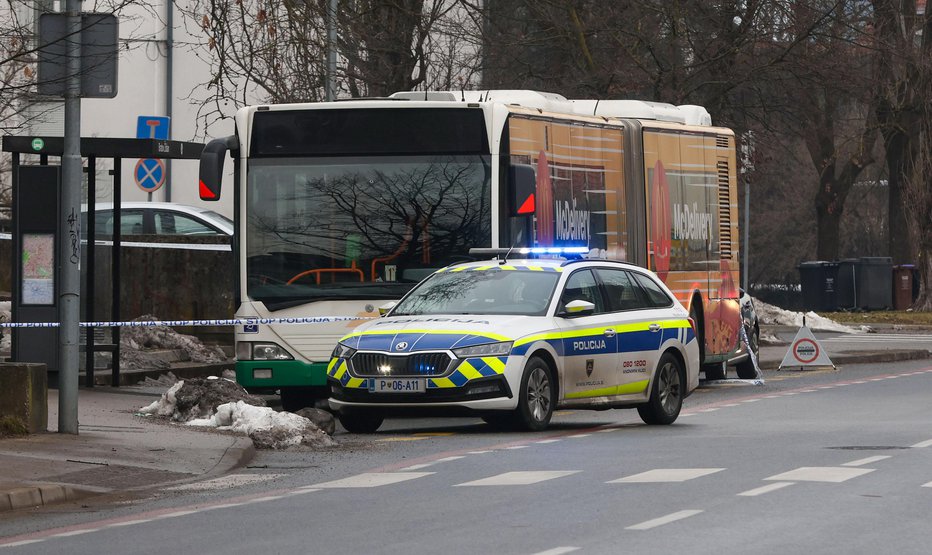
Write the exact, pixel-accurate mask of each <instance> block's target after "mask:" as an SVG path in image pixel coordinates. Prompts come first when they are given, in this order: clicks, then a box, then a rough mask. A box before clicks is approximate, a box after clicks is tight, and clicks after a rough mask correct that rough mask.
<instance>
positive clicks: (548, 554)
mask: <svg viewBox="0 0 932 555" xmlns="http://www.w3.org/2000/svg"><path fill="white" fill-rule="evenodd" d="M579 549H580V548H578V547H571V546H566V547H554V548H553V549H548V550H547V551H539V552H537V553H535V554H534V555H563V554H564V553H572V552H574V551H579Z"/></svg>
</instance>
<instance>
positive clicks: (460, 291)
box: [391, 266, 560, 316]
mask: <svg viewBox="0 0 932 555" xmlns="http://www.w3.org/2000/svg"><path fill="white" fill-rule="evenodd" d="M559 276H560V274H558V273H557V272H555V271H553V270H550V269H548V268H544V269H541V270H525V269H521V268H518V269H514V270H511V269H502V268H501V267H498V266H496V267H492V268H488V267H474V268H469V269H466V270H462V271H456V269H453V270H444V271H441V272H438V273H436V274H434V275H432V276H431V277H430V278H429V279H428V280H426V281H424V282H423V283H422V284H420V285H419V286H417V287H416V288H415V289H413V290H412V291H411V293H410V294H409V295H408V296H407V297H405V298H404V299H403V300H402V301H401V302H400V303H398V305H397V306H396V307H395V310H393V311H392V313H391V315H392V316H406V315H416V314H514V315H525V316H542V315H544V314H546V312H547V307H548V305H549V304H550V299H551V298H552V297H553V290H554V288H555V287H556V285H557V280H558V279H559Z"/></svg>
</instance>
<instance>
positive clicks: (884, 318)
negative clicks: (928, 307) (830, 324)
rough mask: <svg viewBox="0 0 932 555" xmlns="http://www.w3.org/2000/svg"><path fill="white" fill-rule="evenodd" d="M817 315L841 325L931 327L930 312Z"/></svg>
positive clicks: (895, 311) (897, 311)
mask: <svg viewBox="0 0 932 555" xmlns="http://www.w3.org/2000/svg"><path fill="white" fill-rule="evenodd" d="M819 315H820V316H825V317H826V318H831V319H832V320H835V321H836V322H839V323H842V324H896V325H904V326H928V327H932V312H907V311H905V310H874V311H871V312H820V313H819Z"/></svg>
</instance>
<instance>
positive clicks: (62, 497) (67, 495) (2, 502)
mask: <svg viewBox="0 0 932 555" xmlns="http://www.w3.org/2000/svg"><path fill="white" fill-rule="evenodd" d="M108 492H109V490H99V489H88V488H77V487H74V486H68V485H64V484H52V483H36V484H33V485H28V486H19V487H15V488H12V489H8V490H0V512H3V511H15V510H18V509H32V508H35V507H41V506H44V505H54V504H57V503H65V502H68V501H77V500H79V499H84V498H87V497H92V496H95V495H100V494H102V493H108Z"/></svg>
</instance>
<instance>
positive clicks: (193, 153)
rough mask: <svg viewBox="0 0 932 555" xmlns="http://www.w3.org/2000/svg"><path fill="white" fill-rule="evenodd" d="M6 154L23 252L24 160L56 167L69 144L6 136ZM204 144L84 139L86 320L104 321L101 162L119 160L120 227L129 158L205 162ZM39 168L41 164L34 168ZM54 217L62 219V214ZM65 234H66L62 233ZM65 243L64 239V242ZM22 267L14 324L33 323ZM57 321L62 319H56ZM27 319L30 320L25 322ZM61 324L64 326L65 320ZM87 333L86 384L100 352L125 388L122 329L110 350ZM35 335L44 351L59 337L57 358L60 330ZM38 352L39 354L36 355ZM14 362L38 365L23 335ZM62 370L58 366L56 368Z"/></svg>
mask: <svg viewBox="0 0 932 555" xmlns="http://www.w3.org/2000/svg"><path fill="white" fill-rule="evenodd" d="M2 149H3V151H4V152H9V153H11V156H12V170H13V172H12V177H13V180H12V183H13V203H12V204H13V207H14V208H13V245H12V247H13V248H12V252H13V253H17V252H18V245H20V243H19V241H20V240H21V239H20V238H19V237H18V236H17V235H18V229H19V227H20V226H19V223H22V218H23V217H24V216H25V215H24V214H17V206H18V204H17V198H16V196H17V194H19V186H20V178H21V174H22V173H23V172H21V169H22V168H23V166H25V165H26V164H24V163H23V162H24V161H29V162H32V161H33V160H35V159H37V161H38V164H37V165H38V166H46V167H51V166H50V164H49V158H50V157H53V158H54V157H58V158H60V157H61V156H62V153H63V151H64V139H63V138H62V137H34V136H5V137H3V145H2ZM203 149H204V145H203V144H201V143H193V142H183V141H170V140H160V139H129V138H126V139H124V138H99V137H82V138H81V157H82V158H84V159H85V160H86V170H85V173H86V176H87V219H86V221H87V229H86V230H84V231H85V233H84V236H85V237H87V243H86V247H85V249H84V250H85V269H84V271H83V272H82V273H83V274H84V276H83V277H84V279H85V283H86V286H85V292H84V299H83V300H84V303H83V306H84V318H85V320H86V321H95V317H96V316H98V315H96V314H95V313H94V307H95V298H96V295H97V292H96V291H95V286H94V278H95V254H96V249H97V245H96V240H95V239H96V233H97V231H96V229H95V204H96V203H95V199H96V198H97V182H96V181H97V171H96V169H97V161H98V160H100V159H108V158H109V159H111V160H113V170H112V172H111V173H112V175H113V195H112V198H113V217H114V222H120V221H121V210H120V205H121V202H122V190H123V189H122V185H123V184H122V162H123V160H124V159H126V158H129V159H158V160H197V159H198V158H200V155H201V151H202V150H203ZM29 165H30V166H35V165H36V164H35V163H31V164H29ZM59 204H60V203H59V202H57V199H49V202H48V204H47V206H48V207H49V208H51V207H53V206H55V207H57V206H59ZM54 217H55V218H56V219H57V218H58V217H59V215H58V214H55V215H54ZM59 233H60V231H59ZM120 235H121V230H120V226H119V225H114V226H113V236H112V238H111V240H112V246H111V249H112V250H111V257H112V258H111V260H112V264H111V285H112V287H111V289H112V290H111V291H110V295H111V310H110V312H111V313H110V320H111V321H114V322H118V321H120V318H121V317H120V242H121V237H120ZM62 239H63V238H59V240H62ZM20 273H21V265H20V264H19V263H18V261H16V260H15V259H14V263H13V274H12V287H11V289H12V291H11V292H12V296H13V302H12V303H11V304H12V317H13V321H14V322H26V321H28V313H26V312H27V311H24V310H23V307H22V300H23V297H22V294H23V291H22V285H21V284H22V280H21V279H20V278H21V276H20V275H19V274H20ZM55 303H56V304H55V309H56V310H57V308H58V307H57V299H56V300H55ZM55 316H56V317H57V316H58V314H56V315H55ZM24 318H26V319H24ZM55 321H57V322H61V319H60V318H57V319H56V320H55ZM84 329H85V331H86V333H85V339H84V342H85V345H84V349H85V350H84V354H85V361H86V363H85V385H86V386H87V387H93V386H94V357H95V353H96V352H98V351H111V352H112V353H113V362H112V367H111V372H112V381H111V383H112V385H114V386H117V385H119V383H120V328H119V327H114V328H113V331H112V340H111V341H112V342H111V343H110V344H107V345H98V344H97V343H96V342H95V333H94V332H95V330H94V329H93V328H84ZM30 331H34V332H40V331H47V332H53V333H48V334H47V336H45V337H43V338H41V339H42V341H41V342H39V343H38V345H39V348H44V349H45V350H46V351H48V350H49V346H50V343H49V342H50V341H52V339H53V337H54V350H55V352H56V353H57V350H58V340H57V329H55V328H45V329H43V330H30ZM34 350H35V349H33V351H34ZM12 354H13V359H14V360H17V361H22V362H33V361H32V360H29V358H31V357H32V355H33V354H35V353H34V352H30V349H28V348H26V349H24V348H23V346H22V345H17V335H16V334H15V333H14V335H13V353H12ZM56 370H57V367H56Z"/></svg>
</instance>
